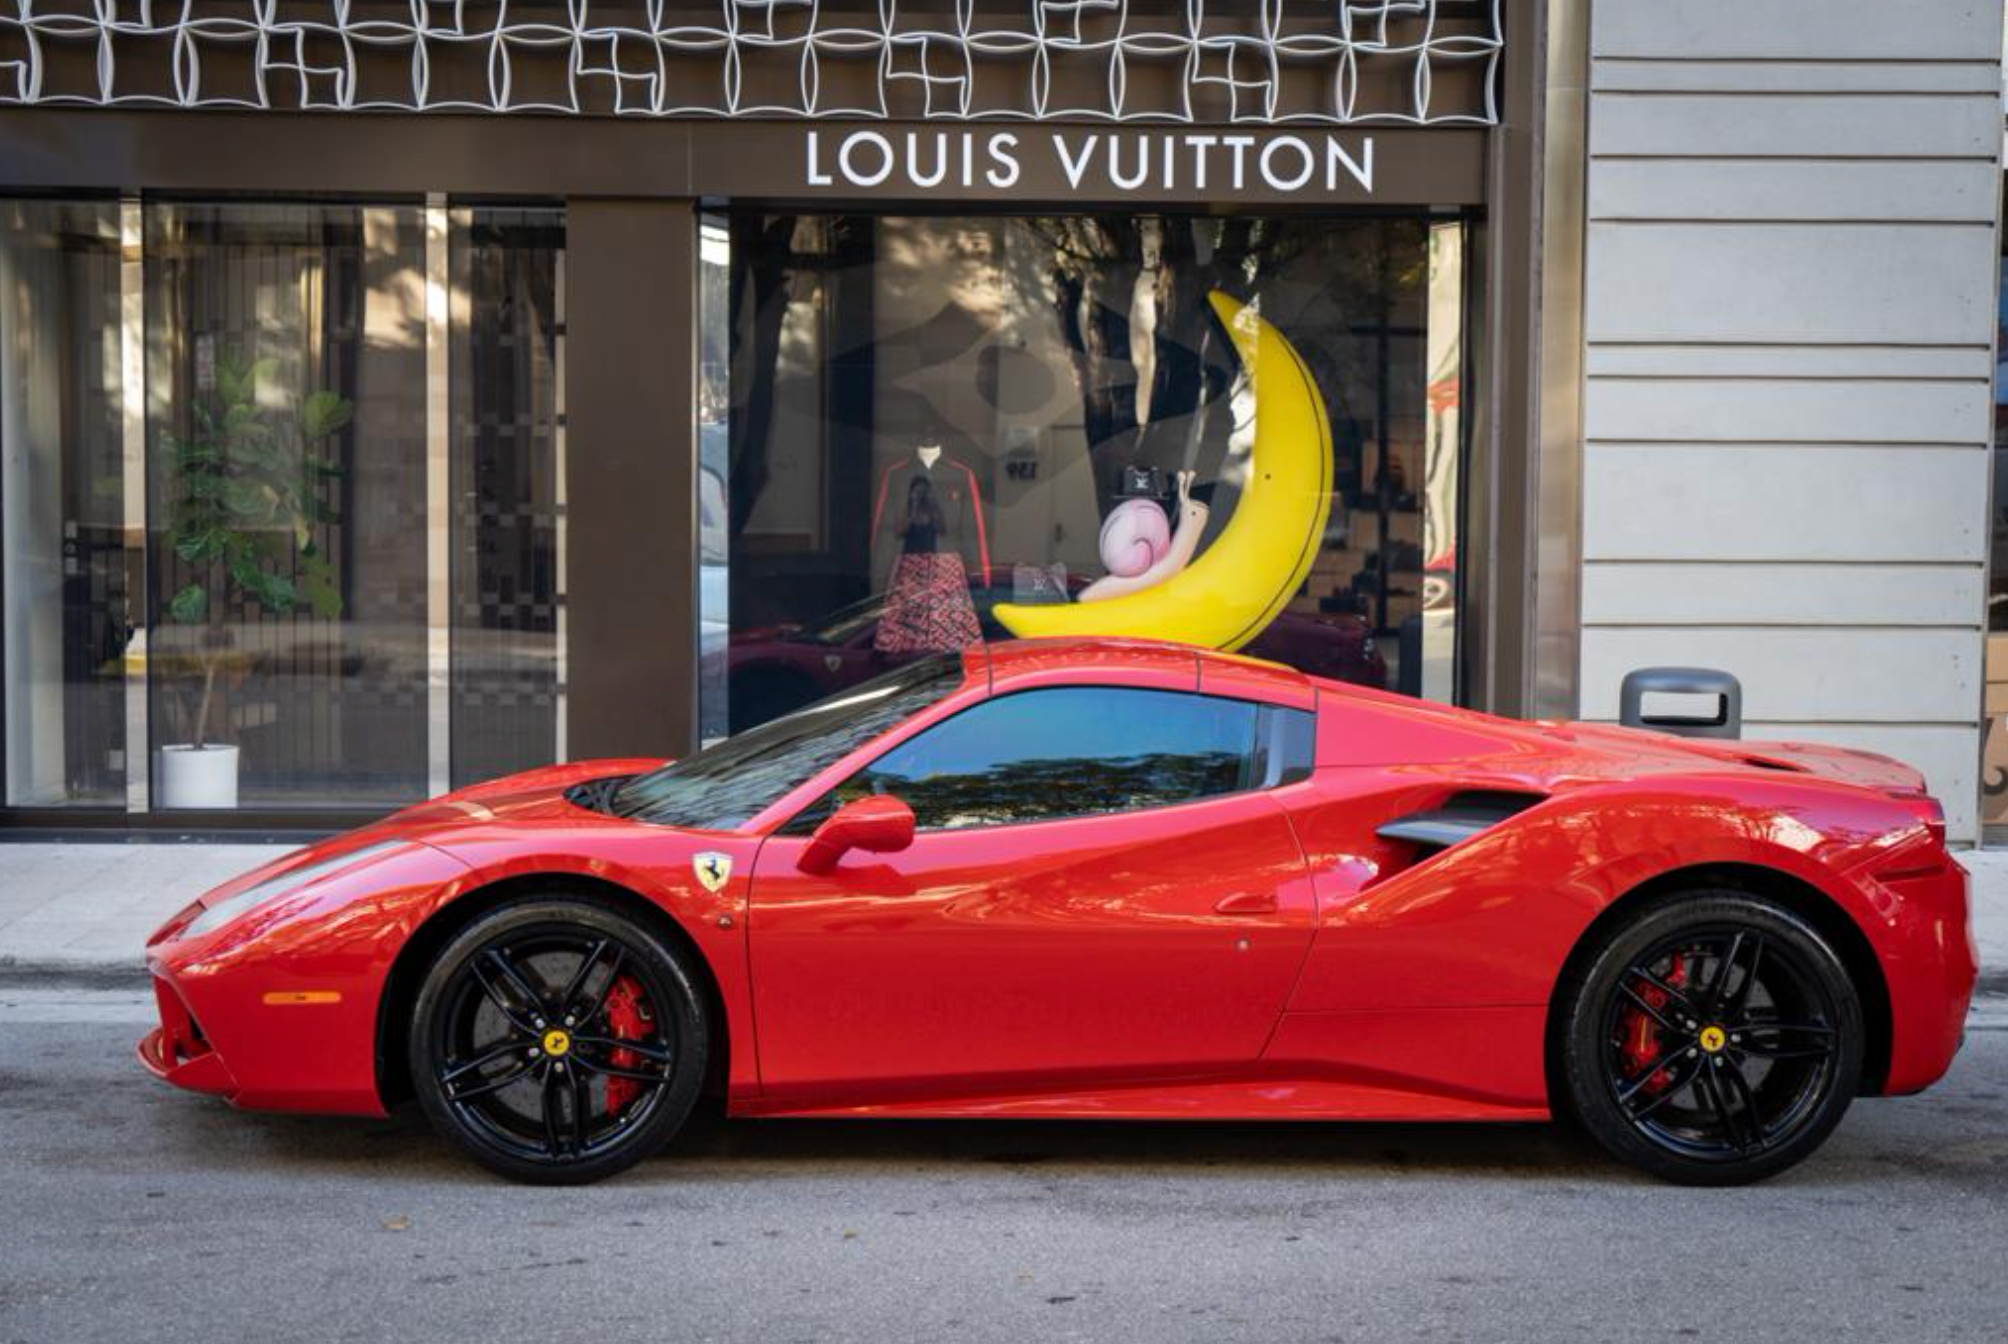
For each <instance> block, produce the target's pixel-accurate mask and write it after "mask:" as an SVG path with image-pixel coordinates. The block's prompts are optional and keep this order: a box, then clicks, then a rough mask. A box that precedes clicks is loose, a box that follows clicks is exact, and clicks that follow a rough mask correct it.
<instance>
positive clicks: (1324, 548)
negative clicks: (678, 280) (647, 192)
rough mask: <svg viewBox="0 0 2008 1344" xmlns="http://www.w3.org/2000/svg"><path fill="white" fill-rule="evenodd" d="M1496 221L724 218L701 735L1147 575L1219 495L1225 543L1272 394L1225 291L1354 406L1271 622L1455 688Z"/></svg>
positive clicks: (706, 339) (1381, 670)
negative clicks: (1482, 237) (1479, 310)
mask: <svg viewBox="0 0 2008 1344" xmlns="http://www.w3.org/2000/svg"><path fill="white" fill-rule="evenodd" d="M1466 234H1467V221H1465V220H1464V219H1462V218H1460V217H1432V216H1429V215H1423V214H1401V215H1374V216H1364V217H1346V218H1317V217H1304V216H1291V217H1287V218H1221V217H1214V216H1196V215H1193V216H1188V215H1170V214H1165V215H1155V214H1141V215H1123V214H1098V215H1068V216H1002V217H983V218H952V217H941V216H910V217H888V216H849V215H807V214H765V213H762V214H754V213H734V214H730V215H720V216H717V217H714V218H712V219H711V220H709V221H708V222H707V225H706V228H705V231H704V254H703V262H704V265H703V270H702V275H703V295H702V300H701V305H700V306H701V311H702V313H703V314H704V318H703V320H704V323H705V330H704V332H703V333H702V336H703V340H702V350H703V356H702V367H703V376H702V388H701V397H700V400H701V404H702V405H703V407H704V416H705V420H706V424H705V427H704V430H703V433H702V436H701V443H702V446H703V447H702V453H701V459H702V460H701V463H700V468H701V470H700V473H699V474H700V481H699V484H698V490H697V495H698V504H699V514H700V534H701V536H700V540H701V545H702V550H703V557H702V558H703V566H702V571H703V572H702V573H701V575H700V582H699V603H700V609H701V614H702V631H703V636H702V637H703V674H702V676H701V678H700V683H701V710H702V722H703V732H704V735H705V736H706V737H707V738H715V737H718V736H723V735H725V734H727V733H729V732H738V731H743V730H744V729H746V728H750V727H753V726H755V725H757V724H760V723H763V722H766V721H767V720H770V719H772V718H774V717H776V716H778V715H780V714H783V713H786V712H788V711H790V710H792V709H796V708H799V707H801V706H802V705H805V704H807V703H810V702H811V701H813V700H816V699H818V698H820V697H821V696H824V695H827V694H830V693H832V692H835V691H839V690H842V689H844V688H846V687H848V686H852V685H855V684H857V683H858V682H861V681H863V680H865V679H867V678H869V677H872V676H875V675H877V674H878V673H880V672H882V671H884V670H886V669H887V668H889V667H893V666H898V665H900V664H901V663H903V662H905V661H910V660H913V659H917V658H921V657H924V656H926V655H929V654H933V653H941V652H947V651H952V650H955V649H959V648H961V647H964V646H966V645H968V644H970V643H973V642H975V641H977V640H981V639H986V638H989V639H995V638H1004V637H1008V632H1007V631H1005V630H1004V629H1003V628H1002V627H1001V625H1000V623H999V621H998V619H997V617H996V615H995V608H997V607H998V606H999V605H1000V604H1007V603H1008V604H1028V603H1042V602H1079V601H1081V600H1083V598H1082V594H1083V593H1084V592H1087V591H1088V590H1089V589H1090V588H1091V587H1092V586H1093V585H1095V584H1097V583H1106V582H1108V581H1110V580H1122V581H1126V580H1129V579H1132V578H1134V577H1136V576H1139V575H1147V574H1149V573H1150V572H1152V566H1153V565H1154V564H1157V563H1158V562H1160V561H1161V560H1162V559H1163V557H1164V556H1165V555H1166V553H1167V551H1168V550H1169V549H1170V548H1172V547H1174V546H1177V545H1180V544H1184V545H1187V546H1190V543H1191V540H1192V538H1191V536H1190V535H1188V536H1185V537H1180V536H1179V532H1180V527H1179V524H1180V523H1181V522H1182V521H1183V520H1184V519H1186V518H1188V517H1195V518H1200V519H1203V525H1202V526H1201V527H1200V528H1199V529H1198V535H1197V545H1196V547H1194V548H1192V549H1194V550H1196V552H1197V553H1198V554H1204V552H1205V549H1206V547H1207V545H1208V544H1209V543H1210V542H1211V541H1212V540H1213V539H1214V538H1215V537H1217V536H1218V535H1219V534H1220V531H1221V529H1223V528H1224V527H1225V526H1226V525H1227V523H1228V522H1229V520H1230V519H1231V518H1232V516H1233V513H1234V509H1235V503H1236V500H1237V498H1238V497H1239V495H1240V493H1241V491H1242V489H1243V486H1244V485H1245V484H1246V482H1247V481H1248V473H1249V472H1250V470H1251V469H1252V462H1253V456H1252V448H1253V445H1254V443H1255V440H1256V437H1257V433H1258V426H1259V421H1260V415H1261V408H1260V405H1259V403H1258V401H1257V399H1256V398H1255V397H1254V396H1253V395H1252V380H1250V379H1248V378H1247V377H1246V376H1245V372H1244V370H1243V369H1242V367H1241V364H1240V361H1239V360H1238V358H1237V355H1236V353H1235V350H1234V348H1233V346H1232V344H1231V343H1230V341H1229V338H1228V334H1227V332H1226V331H1225V330H1224V328H1223V327H1222V326H1221V325H1220V319H1219V318H1218V317H1217V316H1216V314H1215V312H1214V309H1213V306H1212V304H1211V303H1210V302H1209V295H1210V294H1212V293H1213V292H1215V291H1219V292H1223V293H1225V294H1227V295H1228V296H1230V297H1232V298H1233V299H1235V300H1238V301H1239V302H1242V303H1246V304H1249V305H1250V306H1251V307H1253V308H1254V309H1256V310H1257V311H1258V312H1259V313H1260V315H1261V316H1262V318H1263V319H1264V320H1266V321H1267V322H1269V323H1270V324H1272V325H1273V326H1274V327H1275V328H1276V329H1277V330H1278V331H1280V332H1281V333H1282V334H1283V335H1284V336H1285V337H1286V338H1287V340H1288V341H1289V342H1290V344H1291V345H1292V346H1293V347H1294V348H1295V349H1296V350H1297V351H1298V352H1299V353H1300V354H1301V355H1302V357H1303V359H1304V361H1305V363H1306V365H1307V366H1308V369H1309V372H1310V376H1311V378H1312V379H1313V381H1314V382H1315V384H1316V387H1317V391H1318V394H1319V397H1320V399H1321V400H1322V401H1323V403H1324V405H1325V407H1326V409H1327V412H1328V414H1329V416H1330V419H1331V428H1332V448H1331V451H1332V454H1333V461H1332V472H1331V480H1332V500H1331V510H1330V515H1329V521H1328V523H1327V524H1326V526H1325V529H1324V532H1323V535H1322V536H1320V537H1317V538H1314V539H1312V544H1314V545H1315V547H1316V552H1317V553H1316V558H1315V560H1314V562H1313V563H1312V565H1311V567H1310V572H1309V575H1308V577H1307V578H1306V579H1305V581H1304V582H1303V584H1302V585H1301V587H1300V588H1299V589H1298V590H1297V591H1296V592H1295V594H1294V596H1292V597H1291V598H1290V599H1289V601H1288V602H1287V604H1286V605H1285V607H1284V608H1283V610H1282V611H1281V612H1280V613H1279V614H1278V615H1277V616H1276V617H1275V618H1274V620H1273V621H1271V622H1270V623H1269V624H1268V625H1267V627H1266V628H1264V629H1263V630H1262V631H1261V633H1260V634H1259V635H1258V636H1256V637H1255V638H1254V639H1253V640H1252V641H1251V642H1250V643H1249V644H1248V645H1247V646H1246V651H1247V652H1249V653H1251V654H1255V655H1258V656H1262V657H1267V658H1273V659H1276V660H1278V661H1280V662H1285V663H1289V664H1291V665H1293V666H1296V667H1299V668H1302V669H1303V670H1305V671H1307V672H1310V673H1314V674H1316V675H1319V676H1324V677H1332V678H1336V679H1339V680H1343V681H1349V682H1355V683H1359V684H1363V685H1371V686H1383V687H1389V688H1393V689H1398V690H1403V691H1407V692H1409V693H1411V694H1417V695H1426V696H1430V697H1433V698H1436V699H1442V700H1451V699H1454V698H1456V693H1457V680H1456V674H1455V668H1456V657H1455V651H1456V643H1455V638H1456V607H1457V591H1458V577H1457V559H1458V552H1457V534H1458V525H1457V524H1458V511H1459V499H1460V494H1459V486H1458V481H1459V468H1460V464H1461V461H1462V458H1463V451H1464V437H1465V436H1464V426H1463V420H1462V416H1461V414H1460V412H1461V407H1462V406H1463V404H1464V402H1465V396H1464V391H1465V387H1466V383H1467V375H1466V368H1465V346H1464V341H1463V339H1462V333H1463V327H1464V314H1465V312H1466V310H1467V308H1468V306H1469V295H1468V293H1467V285H1466V266H1465V257H1466V251H1467V249H1466V247H1465V238H1466ZM1195 505H1197V506H1198V507H1196V508H1195V507H1194V506H1195ZM1090 600H1092V597H1091V598H1090Z"/></svg>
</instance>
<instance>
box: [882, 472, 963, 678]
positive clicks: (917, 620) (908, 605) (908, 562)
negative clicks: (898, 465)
mask: <svg viewBox="0 0 2008 1344" xmlns="http://www.w3.org/2000/svg"><path fill="white" fill-rule="evenodd" d="M930 451H932V453H933V454H934V455H935V456H936V459H937V461H939V456H940V453H941V449H940V448H939V447H934V448H932V449H931V450H930V448H928V447H925V446H923V447H922V448H921V449H920V450H919V454H918V456H919V458H920V460H922V461H923V462H925V460H926V458H927V456H928V454H929V452H930ZM940 493H941V492H939V491H937V490H936V488H935V480H934V476H933V474H932V472H931V471H929V470H928V469H926V468H925V467H923V468H922V470H920V471H917V472H914V473H912V474H911V475H910V476H909V477H908V479H907V485H906V500H905V507H904V508H903V509H902V510H901V511H900V514H899V517H898V518H897V519H896V520H895V527H896V530H897V533H898V536H899V547H900V549H899V556H898V558H897V559H895V560H894V561H893V569H892V578H891V581H890V582H889V583H888V585H887V587H886V599H885V615H884V616H882V617H880V618H879V624H878V630H877V631H876V632H874V634H873V635H872V647H873V648H874V649H876V650H878V651H879V652H880V653H885V654H893V655H901V656H903V655H916V654H923V653H947V652H950V651H952V650H954V649H960V648H966V647H968V646H969V645H971V644H974V643H977V642H978V641H980V640H981V639H982V638H983V630H982V627H981V626H980V625H978V623H977V620H976V606H975V604H974V603H973V602H971V601H970V598H969V571H968V570H967V569H966V568H965V567H964V565H963V560H962V556H961V554H960V553H959V552H957V551H953V550H950V551H943V550H941V549H939V547H940V543H941V540H942V534H943V532H944V531H946V529H947V526H948V518H947V514H946V513H945V512H944V511H943V509H942V506H941V501H940Z"/></svg>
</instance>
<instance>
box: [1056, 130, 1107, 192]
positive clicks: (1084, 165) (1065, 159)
mask: <svg viewBox="0 0 2008 1344" xmlns="http://www.w3.org/2000/svg"><path fill="white" fill-rule="evenodd" d="M1101 138H1102V137H1101V136H1099V135H1091V136H1089V137H1088V138H1087V141H1086V143H1084V144H1083V145H1082V146H1081V157H1080V158H1079V159H1076V158H1075V157H1074V156H1073V155H1071V154H1069V153H1067V137H1066V136H1064V135H1061V134H1059V133H1058V132H1057V131H1056V132H1054V134H1053V152H1054V153H1056V154H1058V155H1059V156H1060V166H1061V167H1062V168H1063V169H1065V170H1066V174H1067V185H1068V186H1070V187H1073V188H1074V189H1075V190H1079V189H1080V185H1081V178H1082V177H1083V176H1084V175H1085V174H1086V173H1087V171H1088V159H1089V156H1091V155H1092V154H1093V153H1094V152H1095V144H1096V142H1097V141H1099V140H1100V139H1101Z"/></svg>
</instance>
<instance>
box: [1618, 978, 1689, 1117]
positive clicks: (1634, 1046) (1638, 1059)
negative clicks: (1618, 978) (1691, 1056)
mask: <svg viewBox="0 0 2008 1344" xmlns="http://www.w3.org/2000/svg"><path fill="white" fill-rule="evenodd" d="M1666 983H1667V984H1668V985H1670V986H1671V987H1673V988H1674V989H1679V988H1680V987H1681V986H1682V985H1684V984H1686V983H1687V958H1685V957H1684V956H1682V955H1681V954H1680V953H1678V952H1676V953H1675V954H1674V957H1673V965H1672V966H1671V967H1669V968H1668V970H1667V973H1666ZM1637 988H1638V996H1639V997H1640V998H1642V999H1644V1000H1645V1001H1646V1002H1647V1003H1649V1004H1651V1005H1652V1006H1653V1008H1654V1009H1655V1010H1656V1011H1661V1012H1663V1011H1665V1009H1666V1005H1667V1004H1668V1003H1669V1002H1671V999H1670V998H1669V996H1668V995H1667V992H1666V991H1665V990H1663V989H1660V988H1659V987H1657V986H1655V985H1647V984H1641V985H1639V986H1638V987H1637ZM1624 1052H1625V1063H1626V1064H1628V1065H1629V1066H1630V1068H1631V1076H1632V1077H1634V1078H1636V1077H1638V1076H1639V1075H1640V1074H1642V1073H1644V1072H1645V1071H1646V1070H1647V1069H1649V1068H1652V1066H1653V1063H1654V1061H1656V1060H1658V1059H1659V1057H1660V1054H1659V1052H1660V1041H1659V1025H1658V1024H1657V1023H1656V1022H1654V1021H1653V1020H1652V1018H1651V1016H1649V1015H1648V1014H1647V1013H1646V1012H1645V1011H1644V1010H1643V1009H1639V1008H1633V1009H1632V1010H1630V1012H1629V1013H1627V1014H1626V1016H1625V1046H1624ZM1672 1085H1673V1075H1672V1073H1671V1072H1669V1071H1668V1070H1667V1068H1666V1067H1665V1066H1664V1065H1661V1066H1660V1067H1659V1068H1658V1069H1656V1070H1655V1071H1654V1072H1653V1075H1652V1077H1650V1078H1648V1079H1647V1080H1646V1083H1645V1090H1646V1091H1647V1092H1649V1093H1652V1094H1653V1095H1654V1096H1657V1095H1658V1094H1659V1093H1661V1092H1664V1091H1666V1089H1667V1088H1669V1087H1671V1086H1672Z"/></svg>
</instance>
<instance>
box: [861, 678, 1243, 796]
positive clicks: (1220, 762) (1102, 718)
mask: <svg viewBox="0 0 2008 1344" xmlns="http://www.w3.org/2000/svg"><path fill="white" fill-rule="evenodd" d="M1257 716H1258V710H1257V707H1256V706H1255V705H1252V704H1249V703H1247V702H1245V701H1240V700H1222V699H1218V698H1216V697H1213V696H1206V695H1195V694H1189V693H1186V692H1180V691H1145V690H1130V689H1125V688H1118V687H1108V686H1066V687H1055V688H1053V689H1051V690H1044V691H1024V692H1021V693H1019V694H1017V695H1007V696H1002V697H999V698H998V699H995V700H986V701H984V702H983V703H982V704H980V705H975V706H972V707H971V708H969V709H967V710H965V711H963V712H962V713H960V714H958V715H956V716H955V717H954V718H952V719H949V720H948V721H947V722H945V723H941V724H937V725H936V726H935V727H933V728H931V729H929V730H928V731H927V732H925V733H922V734H921V735H920V736H918V737H916V738H913V739H912V740H910V741H907V742H903V743H901V744H900V745H899V746H897V747H894V748H893V749H892V750H891V751H889V752H887V753H886V754H885V755H883V756H881V757H879V759H878V760H876V761H874V762H872V764H871V765H869V766H867V767H865V769H864V770H863V771H861V772H859V774H858V775H857V776H855V777H854V778H853V779H851V780H850V781H848V782H847V784H846V785H845V786H844V787H843V788H841V789H839V790H838V792H839V794H840V795H841V796H842V799H843V800H844V801H848V800H849V799H850V798H852V797H855V796H858V795H860V794H863V793H867V792H869V793H895V794H898V795H899V796H900V797H901V798H904V799H905V800H906V801H907V803H909V804H910V805H911V806H912V808H913V811H914V816H915V819H916V820H917V821H918V822H919V824H920V825H921V826H922V827H923V828H926V829H934V830H945V829H953V828H957V827H964V826H998V825H1005V824H1008V823H1011V822H1020V821H1040V820H1047V819H1051V818H1055V817H1076V816H1084V815H1090V814H1094V813H1105V812H1124V811H1131V810H1134V809H1137V808H1145V807H1163V806H1165V805H1167V804H1170V803H1182V802H1188V801H1190V800H1192V799H1195V798H1208V797H1212V796H1214V795H1216V794H1223V793H1233V792H1236V791H1237V790H1241V789H1248V788H1253V787H1256V786H1257V785H1258V784H1260V783H1261V780H1260V778H1259V776H1258V774H1257V763H1256V754H1257V753H1256V731H1255V726H1256V719H1257Z"/></svg>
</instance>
